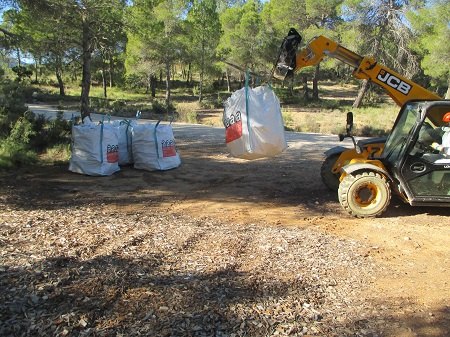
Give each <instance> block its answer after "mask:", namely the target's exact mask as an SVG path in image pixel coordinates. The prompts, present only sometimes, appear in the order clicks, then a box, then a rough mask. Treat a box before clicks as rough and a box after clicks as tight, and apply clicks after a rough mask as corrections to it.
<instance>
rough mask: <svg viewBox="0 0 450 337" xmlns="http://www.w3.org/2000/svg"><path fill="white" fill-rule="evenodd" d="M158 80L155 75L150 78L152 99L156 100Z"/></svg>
mask: <svg viewBox="0 0 450 337" xmlns="http://www.w3.org/2000/svg"><path fill="white" fill-rule="evenodd" d="M157 82H158V80H157V78H156V76H155V75H151V76H150V90H151V92H152V97H153V98H155V97H156V84H157Z"/></svg>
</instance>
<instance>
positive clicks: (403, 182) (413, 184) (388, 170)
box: [274, 28, 450, 217]
mask: <svg viewBox="0 0 450 337" xmlns="http://www.w3.org/2000/svg"><path fill="white" fill-rule="evenodd" d="M300 42H301V36H300V35H299V34H298V32H297V31H296V30H295V29H293V28H291V29H290V31H289V34H288V36H287V37H286V38H285V39H284V41H283V43H282V45H281V48H280V55H279V58H278V60H277V63H276V68H275V73H274V76H275V77H276V78H279V79H285V78H286V77H288V76H292V75H293V73H294V72H295V71H298V70H300V69H301V68H304V67H307V66H312V65H316V64H318V63H319V62H320V61H321V60H322V59H323V58H324V57H325V56H329V57H334V58H336V59H338V60H340V61H342V62H344V63H346V64H348V65H350V66H353V67H354V71H353V76H354V77H356V78H358V79H366V80H369V81H372V82H374V83H376V84H377V85H379V86H381V87H382V88H384V89H385V90H386V92H387V94H388V95H389V96H390V97H391V98H392V99H393V100H394V101H395V102H396V103H397V104H398V105H399V106H401V107H402V108H401V110H400V113H399V115H398V116H397V120H396V122H395V123H394V126H393V129H392V131H391V133H390V134H389V136H388V137H387V139H386V138H374V139H368V140H363V141H359V142H356V141H355V139H354V138H353V136H352V135H351V129H352V126H353V114H351V113H349V114H348V115H347V134H346V135H340V140H343V139H344V138H347V137H350V138H352V140H353V144H354V148H352V149H348V148H345V147H336V148H333V149H330V150H329V151H327V152H326V156H327V157H326V159H325V161H324V163H323V165H322V169H321V176H322V180H323V181H324V183H325V184H326V185H327V186H328V187H329V188H330V189H333V190H337V191H338V197H339V201H340V203H341V205H342V207H343V208H344V209H345V210H346V211H347V212H349V213H350V214H351V215H354V216H357V217H373V216H378V215H380V214H382V213H383V212H384V211H385V210H386V209H387V207H388V205H389V203H390V200H391V195H392V192H394V193H395V194H396V195H398V196H400V198H401V199H402V200H403V201H405V202H407V203H409V204H410V205H412V206H416V205H417V206H426V205H428V206H445V207H450V157H446V156H445V155H444V154H440V153H437V152H436V151H435V150H434V149H433V148H432V147H431V144H432V143H433V142H437V143H439V142H441V141H442V134H443V132H444V131H443V127H444V126H445V122H444V121H443V120H442V118H443V116H444V115H445V114H446V113H447V112H450V101H449V100H442V99H441V98H440V97H439V96H437V95H436V94H434V93H432V92H430V91H428V90H426V89H425V88H423V87H421V86H419V85H418V84H416V83H414V82H412V81H411V80H409V79H407V78H404V77H403V76H401V75H400V74H398V73H397V72H395V71H393V70H391V69H389V68H387V67H385V66H383V65H381V64H379V63H378V62H376V61H375V60H374V59H373V58H372V57H362V56H360V55H358V54H356V53H354V52H352V51H350V50H348V49H346V48H344V47H342V46H341V45H339V44H337V43H336V42H334V41H332V40H330V39H328V38H326V37H324V36H319V37H316V38H314V39H313V40H311V42H310V43H309V44H308V45H307V46H306V47H305V48H303V49H301V50H300V51H299V52H297V48H298V46H299V44H300Z"/></svg>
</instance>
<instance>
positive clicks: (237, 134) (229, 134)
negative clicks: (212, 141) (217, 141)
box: [224, 111, 242, 143]
mask: <svg viewBox="0 0 450 337" xmlns="http://www.w3.org/2000/svg"><path fill="white" fill-rule="evenodd" d="M224 124H225V142H226V143H230V142H232V141H233V140H236V139H239V138H241V136H242V119H241V112H240V111H237V112H236V115H235V114H231V115H230V117H229V118H226V119H225V120H224Z"/></svg>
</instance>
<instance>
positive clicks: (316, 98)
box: [312, 63, 320, 101]
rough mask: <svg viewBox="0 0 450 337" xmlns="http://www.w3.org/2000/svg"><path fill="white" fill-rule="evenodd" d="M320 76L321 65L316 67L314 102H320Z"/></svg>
mask: <svg viewBox="0 0 450 337" xmlns="http://www.w3.org/2000/svg"><path fill="white" fill-rule="evenodd" d="M319 74H320V63H319V64H317V65H316V69H315V71H314V78H313V93H312V98H313V100H314V101H318V100H319Z"/></svg>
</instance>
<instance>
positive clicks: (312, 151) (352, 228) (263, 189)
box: [2, 125, 450, 337]
mask: <svg viewBox="0 0 450 337" xmlns="http://www.w3.org/2000/svg"><path fill="white" fill-rule="evenodd" d="M222 134H223V130H222V129H220V128H206V127H205V128H203V127H200V126H192V127H189V126H186V125H178V126H175V137H176V139H177V145H178V150H179V153H180V156H181V158H182V165H181V166H180V167H179V168H177V169H174V170H170V171H165V172H146V171H138V170H135V169H133V168H132V167H124V168H122V170H121V171H120V172H118V173H116V174H114V175H113V176H110V177H87V176H82V175H78V174H74V173H71V172H69V171H68V170H67V167H66V166H64V165H62V166H55V167H45V168H42V169H41V170H40V171H39V172H35V171H32V170H24V171H20V172H19V173H15V174H14V175H10V176H3V178H2V180H3V181H2V184H7V181H8V180H9V181H10V182H11V184H12V181H17V182H19V183H18V184H19V185H20V188H19V187H18V190H21V191H22V193H27V194H28V195H29V196H32V197H33V198H34V200H40V202H42V203H43V204H46V205H47V206H46V207H49V205H51V203H52V200H69V201H70V200H73V202H74V203H77V205H78V207H81V208H82V207H83V205H91V204H92V203H97V204H101V205H102V207H103V208H107V209H110V210H113V211H114V212H117V213H124V214H132V213H133V212H134V213H139V214H152V213H164V214H174V215H180V214H182V215H188V216H190V217H193V218H196V219H211V218H212V219H217V220H220V221H221V222H222V223H233V224H239V226H242V227H243V228H245V227H246V226H255V225H256V226H261V228H265V227H270V228H280V229H281V228H289V229H290V230H294V231H295V230H299V231H300V230H303V229H308V230H312V231H315V232H319V233H321V234H323V235H326V236H330V237H333V238H338V239H339V240H351V241H355V242H357V243H358V244H359V245H361V247H362V248H361V254H362V256H363V257H364V258H366V259H369V260H370V261H372V262H373V263H374V264H375V265H376V266H377V268H376V270H375V271H374V272H373V274H372V275H371V282H370V283H367V284H366V286H363V287H362V293H361V294H360V295H358V296H361V299H362V300H363V301H364V302H366V304H367V306H368V307H372V308H375V309H376V308H378V309H379V310H382V311H383V312H388V313H389V314H388V315H384V316H383V319H384V322H385V324H384V328H383V330H382V331H378V334H372V335H371V336H399V337H413V336H448V335H450V277H449V275H450V235H449V234H450V218H449V216H450V208H423V207H420V208H418V207H415V208H413V207H411V206H409V205H404V204H403V203H401V202H399V201H396V200H393V201H392V203H391V205H390V207H389V210H388V211H387V213H385V214H384V215H383V216H382V217H380V218H375V219H356V218H352V217H350V216H349V215H347V214H346V213H345V212H344V211H343V210H342V209H341V207H340V205H339V202H338V201H337V196H336V195H335V194H334V193H332V192H330V191H328V190H327V189H326V188H325V187H324V186H323V184H322V182H321V180H320V174H319V172H320V165H321V162H322V160H323V150H325V149H326V148H329V147H331V146H332V145H333V143H334V142H335V138H336V137H335V136H324V135H309V136H308V137H306V136H305V138H302V137H303V136H302V135H299V134H295V133H288V142H289V148H288V149H287V150H286V151H285V152H284V153H283V154H282V155H280V156H278V157H276V158H271V159H263V160H256V161H245V160H239V159H235V158H231V157H229V156H228V153H227V150H226V147H225V145H224V143H223V138H222V136H223V135H222ZM13 185H14V184H13ZM3 188H5V185H4V186H3ZM9 206H10V207H15V206H14V203H13V202H9ZM43 207H44V206H43ZM44 208H45V207H44ZM272 276H273V277H274V278H277V277H279V276H280V275H277V274H276V273H274V274H273V275H272ZM292 335H296V334H295V333H294V334H292ZM299 335H300V334H299ZM301 335H303V334H301ZM347 335H349V336H362V335H363V334H359V335H358V334H356V333H353V334H352V333H348V334H347Z"/></svg>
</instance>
